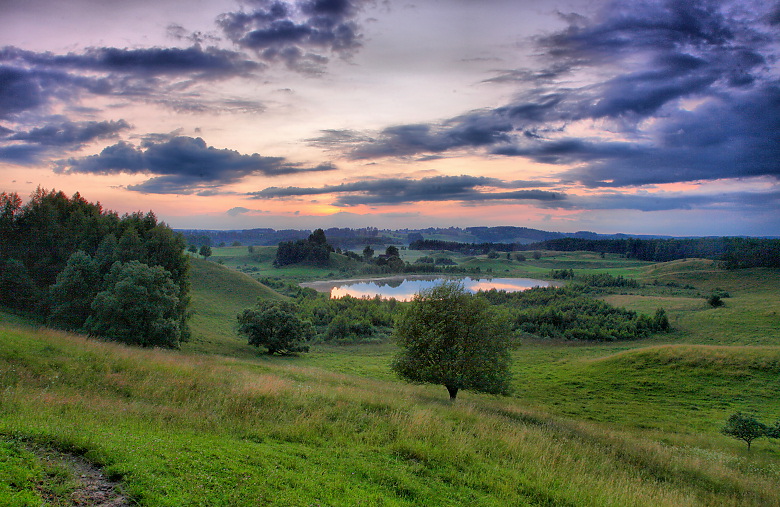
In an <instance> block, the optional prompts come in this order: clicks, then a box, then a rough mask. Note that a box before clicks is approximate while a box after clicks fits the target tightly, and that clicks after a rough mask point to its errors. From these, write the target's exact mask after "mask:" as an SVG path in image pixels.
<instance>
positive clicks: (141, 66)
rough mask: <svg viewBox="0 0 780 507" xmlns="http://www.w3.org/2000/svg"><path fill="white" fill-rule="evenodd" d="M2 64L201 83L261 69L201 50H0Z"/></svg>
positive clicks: (227, 54)
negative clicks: (190, 79) (195, 79)
mask: <svg viewBox="0 0 780 507" xmlns="http://www.w3.org/2000/svg"><path fill="white" fill-rule="evenodd" d="M0 61H5V62H19V63H24V64H27V65H32V66H35V67H39V68H57V69H71V70H93V71H101V72H109V73H118V74H128V75H134V76H137V77H151V76H160V75H178V76H182V75H183V76H186V75H193V76H196V77H198V78H199V79H220V78H225V77H232V76H238V75H247V74H249V73H251V72H253V71H255V70H258V69H259V68H261V65H260V64H258V63H257V62H253V61H251V60H248V59H247V58H245V57H244V56H243V55H242V54H241V53H237V52H235V51H227V50H224V49H218V48H214V47H208V48H205V49H203V48H201V47H200V46H199V45H194V46H191V47H189V48H161V47H153V48H143V49H126V48H125V49H121V48H113V47H102V48H101V47H99V48H87V49H86V50H84V51H83V52H82V53H68V54H64V55H57V54H53V53H48V52H46V53H36V52H33V51H26V50H22V49H19V48H15V47H5V48H2V49H0Z"/></svg>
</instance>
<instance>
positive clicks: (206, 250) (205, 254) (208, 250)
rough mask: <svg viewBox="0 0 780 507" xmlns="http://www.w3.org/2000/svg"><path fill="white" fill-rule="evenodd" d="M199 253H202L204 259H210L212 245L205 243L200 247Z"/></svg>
mask: <svg viewBox="0 0 780 507" xmlns="http://www.w3.org/2000/svg"><path fill="white" fill-rule="evenodd" d="M198 253H200V255H201V256H203V258H204V259H208V258H209V257H211V247H210V246H208V245H203V246H202V247H200V251H199V252H198Z"/></svg>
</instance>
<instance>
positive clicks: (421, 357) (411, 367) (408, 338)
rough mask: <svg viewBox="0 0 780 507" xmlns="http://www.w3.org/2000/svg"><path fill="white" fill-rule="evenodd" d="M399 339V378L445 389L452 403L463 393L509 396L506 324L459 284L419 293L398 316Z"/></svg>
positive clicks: (394, 365) (394, 364) (395, 368)
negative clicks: (462, 391) (464, 391)
mask: <svg viewBox="0 0 780 507" xmlns="http://www.w3.org/2000/svg"><path fill="white" fill-rule="evenodd" d="M395 336H396V339H397V341H398V345H399V346H400V347H401V349H402V350H401V352H400V353H399V354H398V355H397V356H396V357H395V358H394V360H393V362H392V365H391V367H392V369H393V371H395V372H396V373H397V374H398V375H399V376H400V377H401V378H403V379H405V380H408V381H410V382H415V383H428V384H441V385H444V387H446V388H447V391H448V392H449V394H450V400H455V397H456V396H457V394H458V391H459V390H460V389H466V390H474V391H480V392H484V393H491V394H508V392H509V380H510V374H509V341H508V337H509V326H508V322H507V321H506V319H503V318H501V317H500V316H499V315H497V314H496V313H495V311H494V310H493V308H492V307H491V306H490V304H489V303H488V302H487V301H486V300H484V299H483V298H481V297H478V296H474V295H472V294H470V293H468V292H466V290H465V289H464V288H463V286H462V285H461V284H459V283H457V282H446V283H443V284H441V285H437V286H435V287H433V288H431V289H428V290H423V291H421V292H420V293H419V294H416V295H415V296H414V298H413V299H412V301H411V302H410V303H409V305H408V306H407V307H406V308H405V309H404V310H403V311H402V312H401V314H400V315H399V317H398V319H397V321H396V325H395Z"/></svg>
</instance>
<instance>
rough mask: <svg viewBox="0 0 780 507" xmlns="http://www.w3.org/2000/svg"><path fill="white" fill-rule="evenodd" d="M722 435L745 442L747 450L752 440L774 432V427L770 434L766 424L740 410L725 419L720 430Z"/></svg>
mask: <svg viewBox="0 0 780 507" xmlns="http://www.w3.org/2000/svg"><path fill="white" fill-rule="evenodd" d="M720 432H721V433H723V434H724V435H728V436H730V437H733V438H736V439H737V440H742V441H743V442H746V443H747V448H748V451H749V450H750V444H751V443H752V442H753V440H755V439H757V438H761V437H766V436H770V435H773V434H774V429H772V433H771V434H770V428H768V427H767V425H766V424H764V423H762V422H760V421H758V420H757V419H756V418H755V417H753V416H752V415H748V414H743V413H742V412H737V413H736V414H731V415H730V416H729V418H728V419H727V420H726V425H725V426H723V428H721V430H720Z"/></svg>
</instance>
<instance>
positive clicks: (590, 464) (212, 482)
mask: <svg viewBox="0 0 780 507" xmlns="http://www.w3.org/2000/svg"><path fill="white" fill-rule="evenodd" d="M613 361H616V362H619V361H626V358H625V357H624V356H617V358H615V359H613ZM629 362H630V361H629ZM0 364H2V379H3V384H4V385H5V386H6V387H5V389H4V390H3V391H2V394H0V402H1V405H0V406H1V407H2V412H1V413H0V414H1V415H0V433H2V434H6V435H14V436H17V437H25V438H28V439H31V440H34V441H35V442H37V443H39V444H48V445H52V446H55V447H57V448H60V449H65V450H71V451H75V452H82V453H85V454H86V456H87V457H88V458H89V459H91V460H94V461H96V462H98V463H100V464H102V465H104V467H105V471H106V472H107V473H108V474H109V475H110V476H113V477H117V478H121V479H122V480H123V483H124V485H125V488H126V489H127V492H128V493H129V494H130V495H132V497H133V498H134V499H135V500H136V501H138V502H139V503H140V504H141V505H176V506H180V505H258V504H272V505H286V506H287V505H293V506H294V505H313V504H320V505H358V504H361V503H362V504H366V505H420V504H425V505H463V504H466V503H468V504H472V505H616V506H618V505H619V506H623V505H674V506H680V505H751V504H754V505H767V504H772V503H777V502H780V497H778V494H779V492H778V491H777V489H776V488H775V487H774V486H775V484H776V481H777V479H778V477H777V469H776V468H773V467H775V466H776V461H772V460H771V459H770V458H771V456H769V454H768V451H766V447H762V446H761V445H758V444H757V445H756V449H755V450H754V451H753V453H752V455H751V457H750V459H748V458H747V456H748V455H747V453H746V452H745V451H744V450H742V448H741V447H740V446H738V445H736V443H732V442H730V441H727V440H726V439H725V437H719V436H717V435H711V438H709V439H708V440H707V441H706V442H705V444H706V445H699V444H701V443H702V442H704V440H703V439H702V442H696V444H697V445H691V444H690V442H686V443H685V444H684V445H681V444H680V443H679V442H676V441H675V438H674V435H672V436H671V438H670V439H668V440H667V441H666V443H662V442H659V441H658V440H657V439H655V438H652V437H651V438H647V437H645V436H643V435H642V434H640V433H630V432H629V433H626V432H624V431H623V430H620V429H616V428H615V427H610V426H602V425H598V424H594V423H588V422H572V421H567V420H566V419H561V418H556V417H552V416H549V415H545V414H544V413H543V412H538V411H534V410H531V409H528V408H524V407H523V404H521V403H518V402H517V400H515V399H513V398H494V397H489V396H481V395H475V394H470V393H465V395H464V396H463V398H462V399H461V400H459V402H458V403H456V404H455V405H450V404H449V403H447V402H444V401H443V399H444V393H443V392H442V391H443V390H442V389H441V388H438V387H425V386H409V385H403V384H399V383H396V382H386V381H379V380H374V379H370V378H361V377H356V376H352V375H344V374H338V373H331V372H328V371H326V370H323V369H319V368H310V367H306V366H301V365H299V364H296V363H295V362H292V361H288V360H281V359H265V358H263V359H260V360H255V361H252V360H239V359H227V358H223V357H220V356H214V355H211V356H202V355H201V356H195V355H188V354H183V353H181V352H169V351H158V350H138V349H130V348H127V347H123V346H120V345H115V344H106V343H100V342H95V341H90V340H85V339H84V338H81V337H78V336H69V335H64V334H60V333H56V332H51V331H45V330H44V331H33V330H19V329H7V328H0ZM734 367H735V368H741V367H742V363H741V361H738V364H736V365H735V366H734ZM729 368H731V366H729ZM754 456H755V457H756V459H754V458H753V457H754Z"/></svg>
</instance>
